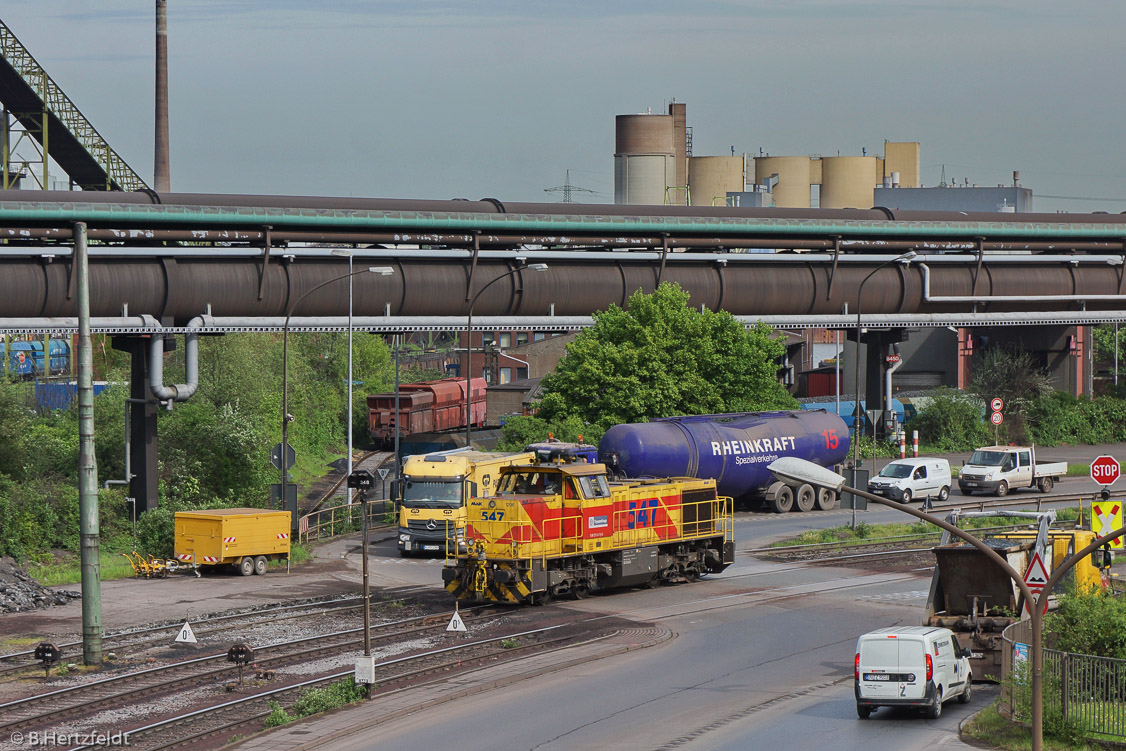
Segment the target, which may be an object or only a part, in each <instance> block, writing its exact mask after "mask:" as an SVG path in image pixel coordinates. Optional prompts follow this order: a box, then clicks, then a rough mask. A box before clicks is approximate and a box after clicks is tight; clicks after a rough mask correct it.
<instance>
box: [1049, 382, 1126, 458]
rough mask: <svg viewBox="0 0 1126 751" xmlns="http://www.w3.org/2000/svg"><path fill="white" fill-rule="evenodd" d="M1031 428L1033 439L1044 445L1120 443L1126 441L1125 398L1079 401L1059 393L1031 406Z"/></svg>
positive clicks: (1082, 399)
mask: <svg viewBox="0 0 1126 751" xmlns="http://www.w3.org/2000/svg"><path fill="white" fill-rule="evenodd" d="M1028 428H1029V434H1030V437H1031V439H1032V440H1033V441H1034V442H1035V443H1037V444H1039V445H1043V446H1058V445H1060V444H1095V443H1118V442H1120V441H1123V440H1126V399H1118V398H1115V397H1113V396H1100V397H1099V398H1098V399H1089V398H1087V397H1085V396H1083V397H1079V398H1078V399H1077V398H1075V397H1074V396H1072V395H1071V394H1068V393H1066V392H1063V391H1056V392H1053V393H1051V394H1049V395H1047V396H1042V397H1040V398H1038V399H1036V400H1034V401H1033V402H1032V404H1031V405H1029V409H1028Z"/></svg>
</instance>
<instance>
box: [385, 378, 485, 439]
mask: <svg viewBox="0 0 1126 751" xmlns="http://www.w3.org/2000/svg"><path fill="white" fill-rule="evenodd" d="M485 386H486V384H485V379H484V378H473V379H471V380H470V394H471V402H470V404H471V406H470V417H471V419H472V420H473V425H474V426H477V425H482V424H484V422H485ZM367 403H368V430H369V432H370V433H371V435H372V438H374V439H375V440H376V441H380V442H382V443H384V444H389V443H391V442H392V441H394V440H395V424H396V422H398V424H399V425H400V426H401V433H400V436H407V435H412V434H415V433H431V432H436V431H443V430H457V429H459V428H464V427H465V379H463V378H443V379H441V380H437V381H425V382H423V383H406V384H402V385H401V386H400V387H399V419H398V420H397V421H396V419H395V394H394V393H391V394H371V395H370V396H368V398H367Z"/></svg>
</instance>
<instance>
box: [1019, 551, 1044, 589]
mask: <svg viewBox="0 0 1126 751" xmlns="http://www.w3.org/2000/svg"><path fill="white" fill-rule="evenodd" d="M1024 583H1025V584H1027V585H1028V588H1029V589H1031V590H1032V591H1033V592H1039V591H1040V590H1041V589H1043V588H1044V585H1045V584H1047V583H1048V571H1047V569H1045V568H1044V562H1043V561H1042V560H1040V554H1039V553H1033V555H1032V563H1030V564H1028V570H1027V571H1025V572H1024Z"/></svg>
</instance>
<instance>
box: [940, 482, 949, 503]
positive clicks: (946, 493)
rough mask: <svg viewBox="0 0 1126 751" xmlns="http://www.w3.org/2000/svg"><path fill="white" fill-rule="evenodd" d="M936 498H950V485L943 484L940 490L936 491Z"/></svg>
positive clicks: (943, 499) (942, 499)
mask: <svg viewBox="0 0 1126 751" xmlns="http://www.w3.org/2000/svg"><path fill="white" fill-rule="evenodd" d="M938 500H939V501H948V500H950V487H949V486H947V485H943V486H942V490H940V491H938Z"/></svg>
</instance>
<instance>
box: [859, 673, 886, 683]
mask: <svg viewBox="0 0 1126 751" xmlns="http://www.w3.org/2000/svg"><path fill="white" fill-rule="evenodd" d="M864 680H866V681H890V680H891V674H890V673H865V674H864Z"/></svg>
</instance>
